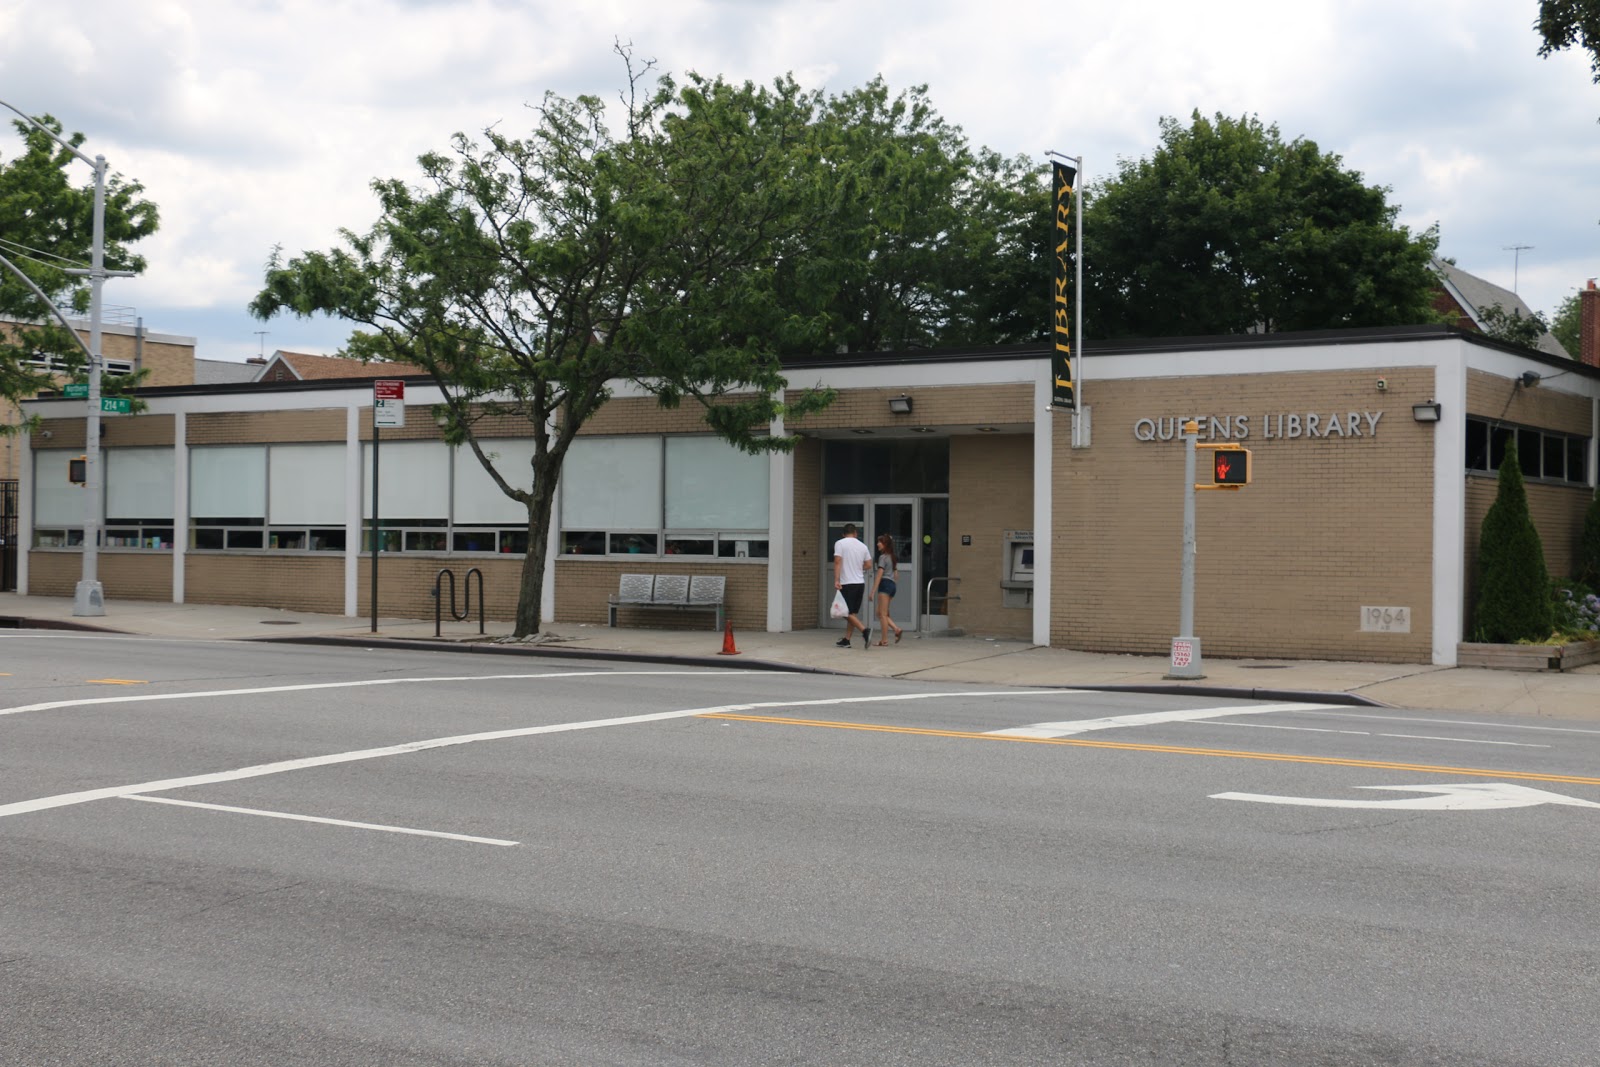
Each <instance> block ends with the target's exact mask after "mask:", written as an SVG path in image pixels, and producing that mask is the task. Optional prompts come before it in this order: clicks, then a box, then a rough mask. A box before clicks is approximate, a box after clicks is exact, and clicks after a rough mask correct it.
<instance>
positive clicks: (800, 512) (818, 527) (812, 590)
mask: <svg viewBox="0 0 1600 1067" xmlns="http://www.w3.org/2000/svg"><path fill="white" fill-rule="evenodd" d="M792 536H793V539H794V541H793V561H794V562H793V567H794V573H793V576H792V585H791V589H790V593H789V597H790V599H789V603H790V604H791V612H792V614H791V625H792V626H793V628H794V629H796V630H812V629H815V628H816V627H818V626H820V625H822V618H821V612H820V609H819V607H818V605H817V596H818V593H817V591H818V590H819V589H820V588H821V582H822V573H823V572H822V568H823V567H824V566H825V565H828V566H831V562H828V561H825V560H824V559H823V552H824V551H825V550H824V549H823V548H822V543H821V542H822V442H821V441H819V440H817V439H816V438H815V437H805V438H802V439H801V440H800V442H799V444H797V445H796V446H795V450H794V530H793V534H792Z"/></svg>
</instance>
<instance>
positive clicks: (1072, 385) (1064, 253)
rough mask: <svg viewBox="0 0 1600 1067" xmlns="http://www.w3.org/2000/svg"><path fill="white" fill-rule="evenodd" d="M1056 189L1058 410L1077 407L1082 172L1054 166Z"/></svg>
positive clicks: (1054, 386) (1054, 385)
mask: <svg viewBox="0 0 1600 1067" xmlns="http://www.w3.org/2000/svg"><path fill="white" fill-rule="evenodd" d="M1051 170H1052V172H1053V176H1054V182H1053V184H1054V186H1055V200H1056V212H1055V218H1056V221H1055V242H1054V247H1055V252H1056V255H1055V302H1054V305H1053V310H1054V316H1055V318H1054V322H1053V323H1052V325H1051V333H1050V336H1051V337H1052V338H1053V339H1054V341H1055V351H1054V353H1052V355H1051V359H1050V377H1051V386H1050V403H1051V404H1053V405H1054V406H1056V407H1058V408H1062V407H1065V408H1070V407H1072V406H1073V404H1074V399H1075V394H1076V392H1077V382H1076V379H1075V378H1074V377H1073V371H1074V369H1075V368H1074V366H1073V353H1072V346H1073V344H1074V342H1075V340H1076V338H1074V337H1073V336H1072V301H1073V300H1075V299H1076V298H1077V292H1076V290H1075V288H1074V284H1073V282H1074V277H1075V271H1074V269H1073V268H1074V265H1075V262H1076V257H1075V255H1074V253H1073V249H1072V221H1073V220H1072V208H1073V186H1074V184H1075V183H1076V182H1077V180H1078V172H1077V170H1076V169H1074V168H1073V167H1070V166H1068V165H1067V164H1065V163H1062V162H1060V161H1059V160H1058V161H1054V162H1052V164H1051Z"/></svg>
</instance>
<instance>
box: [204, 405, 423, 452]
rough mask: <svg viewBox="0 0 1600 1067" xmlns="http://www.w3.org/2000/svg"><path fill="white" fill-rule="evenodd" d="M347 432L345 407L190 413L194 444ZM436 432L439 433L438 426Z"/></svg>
mask: <svg viewBox="0 0 1600 1067" xmlns="http://www.w3.org/2000/svg"><path fill="white" fill-rule="evenodd" d="M344 432H345V412H344V409H343V408H315V409H310V410H305V411H227V412H218V413H215V414H198V415H190V416H189V419H188V435H187V436H188V443H189V444H191V445H242V444H272V443H277V442H296V443H298V442H316V441H343V440H344ZM396 432H398V431H396ZM385 436H387V435H385ZM433 436H438V430H437V429H434V431H433Z"/></svg>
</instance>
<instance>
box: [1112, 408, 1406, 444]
mask: <svg viewBox="0 0 1600 1067" xmlns="http://www.w3.org/2000/svg"><path fill="white" fill-rule="evenodd" d="M1382 418H1383V412H1381V411H1345V412H1339V411H1330V412H1328V413H1326V414H1324V413H1322V412H1320V411H1307V412H1299V411H1287V412H1274V413H1270V414H1265V415H1175V416H1171V417H1157V418H1153V419H1148V418H1147V419H1137V420H1135V421H1134V424H1133V436H1134V437H1135V438H1136V439H1138V440H1140V441H1181V440H1183V424H1184V423H1186V422H1188V421H1189V420H1190V419H1193V420H1194V421H1195V422H1196V423H1198V424H1199V427H1200V433H1199V437H1200V440H1202V441H1248V440H1251V439H1252V438H1253V439H1254V440H1258V441H1271V440H1275V439H1277V438H1282V439H1284V440H1286V441H1295V440H1301V441H1303V440H1306V439H1308V438H1328V437H1337V438H1340V439H1341V440H1349V439H1350V438H1352V437H1376V436H1378V420H1380V419H1382Z"/></svg>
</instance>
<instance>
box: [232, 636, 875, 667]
mask: <svg viewBox="0 0 1600 1067" xmlns="http://www.w3.org/2000/svg"><path fill="white" fill-rule="evenodd" d="M240 640H243V641H255V642H258V643H261V644H276V645H340V646H344V647H351V646H360V647H363V648H406V649H414V650H416V651H419V652H476V653H480V654H483V655H488V656H547V657H557V658H562V659H592V660H600V661H609V662H618V663H668V664H679V665H685V666H692V667H728V668H739V669H743V670H755V671H775V672H780V673H786V674H848V673H849V672H848V671H832V670H828V669H826V668H823V667H804V666H801V665H799V664H795V663H779V662H777V661H776V660H765V659H745V658H744V656H742V655H741V656H739V657H738V658H735V657H733V656H729V657H727V658H726V659H724V658H723V657H721V656H679V655H672V654H670V653H665V652H625V651H622V650H620V649H614V648H565V647H562V646H560V645H514V644H492V643H489V642H479V641H429V640H427V639H425V638H423V639H417V638H408V637H332V636H329V635H327V634H310V635H306V636H304V637H301V636H297V635H284V636H281V637H280V636H277V635H274V636H272V637H245V638H240Z"/></svg>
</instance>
